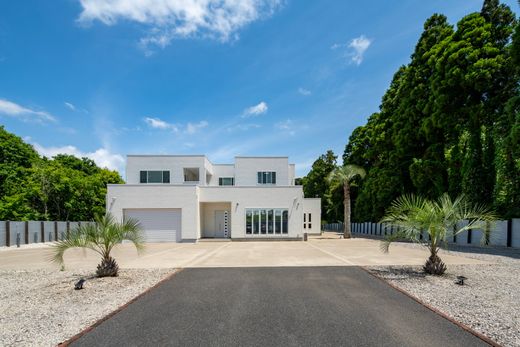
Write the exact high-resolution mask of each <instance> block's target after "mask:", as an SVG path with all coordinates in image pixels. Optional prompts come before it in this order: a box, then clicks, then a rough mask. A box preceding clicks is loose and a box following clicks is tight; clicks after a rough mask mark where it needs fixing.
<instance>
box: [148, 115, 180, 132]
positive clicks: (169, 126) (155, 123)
mask: <svg viewBox="0 0 520 347" xmlns="http://www.w3.org/2000/svg"><path fill="white" fill-rule="evenodd" d="M144 121H145V123H146V124H148V126H149V127H150V128H154V129H161V130H173V131H175V132H178V131H179V128H178V127H177V125H175V124H173V123H168V122H165V121H163V120H162V119H159V118H153V117H146V118H145V119H144Z"/></svg>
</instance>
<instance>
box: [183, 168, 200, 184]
mask: <svg viewBox="0 0 520 347" xmlns="http://www.w3.org/2000/svg"><path fill="white" fill-rule="evenodd" d="M199 181H200V177H199V168H198V167H185V168H184V182H199Z"/></svg>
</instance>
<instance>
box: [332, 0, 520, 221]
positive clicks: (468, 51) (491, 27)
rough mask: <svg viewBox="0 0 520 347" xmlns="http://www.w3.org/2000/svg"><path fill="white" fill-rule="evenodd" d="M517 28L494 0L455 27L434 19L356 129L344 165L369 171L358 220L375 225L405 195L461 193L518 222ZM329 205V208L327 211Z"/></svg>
mask: <svg viewBox="0 0 520 347" xmlns="http://www.w3.org/2000/svg"><path fill="white" fill-rule="evenodd" d="M519 47H520V24H519V23H518V22H517V21H516V19H515V16H514V14H513V12H512V11H511V10H510V9H509V8H508V7H507V6H506V5H503V4H500V3H499V1H498V0H485V1H484V4H483V6H482V10H481V11H480V12H479V13H471V14H469V15H467V16H465V17H464V18H462V19H461V20H460V21H459V22H458V23H457V26H456V29H454V27H453V26H452V25H450V24H449V23H448V21H447V18H446V17H445V16H443V15H440V14H434V15H433V16H431V17H430V18H429V19H428V20H427V21H426V22H425V24H424V31H423V33H422V35H421V37H420V38H419V41H418V42H417V45H416V47H415V50H414V52H413V54H412V55H411V61H410V63H409V64H407V65H406V66H402V67H400V68H399V69H398V71H397V72H396V74H395V75H394V78H393V79H392V82H391V84H390V87H389V89H388V90H387V92H386V93H385V95H384V96H383V99H382V103H381V107H380V111H379V112H377V113H374V114H372V115H371V116H370V117H369V118H368V121H367V123H366V124H365V125H363V126H361V127H358V128H356V129H355V130H354V131H353V132H352V135H351V136H350V138H349V141H348V143H347V145H346V147H345V151H344V154H343V162H344V164H355V165H359V166H361V167H363V168H364V169H365V170H366V171H367V178H366V179H365V180H364V181H363V182H360V186H359V188H358V189H357V190H356V193H355V194H353V197H352V198H353V219H354V220H355V221H359V222H361V221H369V220H371V221H374V220H379V219H380V218H381V217H382V216H383V215H384V212H385V209H386V207H387V206H389V204H390V203H391V202H392V201H393V200H394V199H395V198H396V197H398V196H400V195H402V194H411V193H413V194H418V195H421V196H424V197H426V198H430V199H435V198H438V197H440V196H441V195H443V193H444V192H448V194H449V195H450V196H451V197H452V198H454V197H456V196H458V195H460V194H464V195H465V196H466V198H467V199H469V201H471V202H472V203H484V204H487V205H492V206H494V208H495V209H496V210H497V212H498V213H499V214H500V216H501V217H502V218H511V217H520V207H519V206H520V193H519V192H520V189H519V187H520V153H519V152H520V150H519V148H520V146H519V143H520V142H519V138H520V130H519V129H520V115H519V113H520V89H519V85H520V83H519V82H520V64H519V62H520V49H519ZM329 207H330V206H329Z"/></svg>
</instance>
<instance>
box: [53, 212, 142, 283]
mask: <svg viewBox="0 0 520 347" xmlns="http://www.w3.org/2000/svg"><path fill="white" fill-rule="evenodd" d="M123 240H129V241H131V242H132V243H133V244H134V246H135V248H136V249H137V251H138V252H140V251H142V250H143V249H144V243H143V242H144V239H143V235H142V231H141V227H140V226H139V222H137V221H136V220H133V219H125V220H124V221H123V222H121V223H119V222H117V221H116V220H115V219H114V217H113V216H112V215H111V214H106V215H104V216H102V217H97V218H96V219H95V223H89V224H83V225H81V226H79V227H77V228H76V229H74V230H73V231H72V232H71V233H70V236H69V237H68V238H67V239H65V240H62V241H58V242H57V243H56V244H55V245H54V246H53V248H54V257H53V261H55V262H57V263H59V264H60V265H63V263H64V261H63V255H64V253H65V251H66V250H68V249H69V248H76V247H80V248H87V249H91V250H93V251H94V252H96V253H98V254H99V255H101V263H100V264H99V265H98V266H97V271H96V275H97V276H98V277H106V276H117V274H118V271H119V266H118V265H117V263H116V261H115V259H114V258H112V256H111V255H110V252H111V251H112V249H113V248H114V247H115V246H116V245H118V244H120V243H121V242H122V241H123Z"/></svg>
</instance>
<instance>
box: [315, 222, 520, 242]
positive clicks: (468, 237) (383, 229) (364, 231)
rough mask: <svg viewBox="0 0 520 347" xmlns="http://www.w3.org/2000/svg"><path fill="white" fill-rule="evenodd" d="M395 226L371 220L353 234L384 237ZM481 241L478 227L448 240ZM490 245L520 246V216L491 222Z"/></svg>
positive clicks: (354, 228)
mask: <svg viewBox="0 0 520 347" xmlns="http://www.w3.org/2000/svg"><path fill="white" fill-rule="evenodd" d="M462 223H467V222H461V223H460V224H459V225H458V227H462V226H463V225H464V224H462ZM394 228H395V227H393V226H391V225H386V224H381V223H371V222H365V223H352V224H351V230H352V233H353V234H356V235H358V236H367V237H375V238H383V237H385V236H386V235H391V234H393V233H394ZM323 230H328V231H338V232H341V231H343V223H332V224H324V225H323ZM426 237H428V235H427V234H426V233H424V234H423V235H422V236H421V238H426ZM481 241H482V230H478V229H475V230H468V231H463V232H462V233H460V234H458V235H456V236H455V237H453V239H452V240H448V242H450V243H454V244H457V245H472V246H480V245H481ZM488 245H491V246H503V247H519V248H520V218H514V219H509V220H501V221H497V222H495V223H493V224H491V230H490V235H489V240H488Z"/></svg>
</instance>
